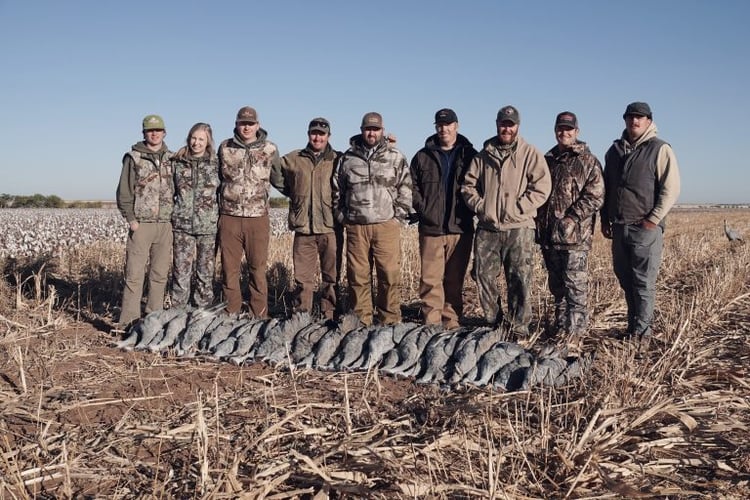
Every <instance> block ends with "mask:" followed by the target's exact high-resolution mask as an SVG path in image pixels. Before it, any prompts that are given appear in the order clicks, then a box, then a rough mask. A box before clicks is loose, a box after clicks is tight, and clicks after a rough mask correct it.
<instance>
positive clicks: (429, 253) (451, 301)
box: [419, 233, 472, 328]
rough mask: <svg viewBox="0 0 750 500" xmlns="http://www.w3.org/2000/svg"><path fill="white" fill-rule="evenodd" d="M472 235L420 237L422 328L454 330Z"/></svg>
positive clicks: (459, 311)
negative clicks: (432, 326) (437, 327)
mask: <svg viewBox="0 0 750 500" xmlns="http://www.w3.org/2000/svg"><path fill="white" fill-rule="evenodd" d="M471 241H472V235H471V233H469V234H446V235H442V236H430V235H424V234H420V235H419V257H420V260H421V263H422V272H421V278H420V280H419V297H420V299H422V302H423V304H422V318H423V319H424V322H425V324H428V325H439V324H441V323H442V324H444V325H445V326H446V327H447V328H457V327H458V319H459V317H461V315H462V314H463V306H464V303H463V286H464V278H465V277H466V268H467V267H468V266H469V259H470V258H471Z"/></svg>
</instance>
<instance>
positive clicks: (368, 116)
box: [361, 111, 383, 128]
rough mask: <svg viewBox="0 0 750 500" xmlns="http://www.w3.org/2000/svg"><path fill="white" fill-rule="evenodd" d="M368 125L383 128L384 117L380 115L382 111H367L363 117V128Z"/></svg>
mask: <svg viewBox="0 0 750 500" xmlns="http://www.w3.org/2000/svg"><path fill="white" fill-rule="evenodd" d="M367 127H374V128H383V117H382V116H380V113H376V112H374V111H370V112H369V113H365V116H363V117H362V125H361V128H367Z"/></svg>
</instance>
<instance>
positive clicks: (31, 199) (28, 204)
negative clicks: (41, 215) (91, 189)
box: [0, 193, 102, 208]
mask: <svg viewBox="0 0 750 500" xmlns="http://www.w3.org/2000/svg"><path fill="white" fill-rule="evenodd" d="M101 207H102V202H100V201H72V202H70V203H66V202H65V201H64V200H63V199H62V198H60V197H59V196H56V195H54V194H53V195H50V196H44V195H41V194H32V195H31V196H14V195H10V194H6V193H3V194H0V208H101Z"/></svg>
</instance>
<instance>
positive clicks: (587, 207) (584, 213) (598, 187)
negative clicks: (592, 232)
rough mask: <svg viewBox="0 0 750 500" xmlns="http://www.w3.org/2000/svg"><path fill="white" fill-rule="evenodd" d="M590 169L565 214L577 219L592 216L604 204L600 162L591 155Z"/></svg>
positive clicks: (580, 219)
mask: <svg viewBox="0 0 750 500" xmlns="http://www.w3.org/2000/svg"><path fill="white" fill-rule="evenodd" d="M590 161H591V163H593V165H591V170H590V172H589V175H588V177H587V178H586V181H585V182H584V185H583V188H582V189H581V192H580V194H579V196H578V199H577V200H576V201H575V202H574V203H573V205H571V206H570V208H568V210H567V213H566V214H565V215H566V216H569V217H572V218H573V219H576V220H578V221H582V220H584V219H588V218H589V217H591V216H593V215H594V214H595V213H596V212H597V211H598V210H599V209H600V208H601V207H602V205H603V204H604V176H603V175H602V164H601V163H599V160H598V159H597V158H596V157H595V156H593V155H591V158H590Z"/></svg>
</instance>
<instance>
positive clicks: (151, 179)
mask: <svg viewBox="0 0 750 500" xmlns="http://www.w3.org/2000/svg"><path fill="white" fill-rule="evenodd" d="M171 155H172V152H171V151H169V149H167V146H166V144H164V145H162V148H161V149H160V150H159V151H151V150H150V149H148V147H147V146H146V144H145V143H144V142H142V141H141V142H138V143H136V144H133V146H132V148H131V150H130V151H129V152H128V153H125V156H124V157H123V159H122V172H121V173H120V183H119V184H118V186H117V194H116V197H117V208H119V209H120V213H121V214H122V216H123V217H125V219H126V220H127V221H128V222H133V221H138V222H169V221H170V219H171V218H172V208H173V205H174V202H173V197H174V184H173V182H172V166H171V163H170V162H169V157H170V156H171Z"/></svg>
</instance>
